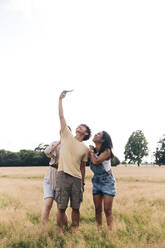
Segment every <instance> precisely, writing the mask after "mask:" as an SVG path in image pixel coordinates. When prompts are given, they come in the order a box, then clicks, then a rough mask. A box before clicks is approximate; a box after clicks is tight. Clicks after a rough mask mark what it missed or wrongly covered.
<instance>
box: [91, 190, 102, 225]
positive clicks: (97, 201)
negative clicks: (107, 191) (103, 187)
mask: <svg viewBox="0 0 165 248" xmlns="http://www.w3.org/2000/svg"><path fill="white" fill-rule="evenodd" d="M102 200H103V196H102V195H100V194H99V195H93V202H94V205H95V217H96V224H97V227H98V228H100V227H101V226H102Z"/></svg>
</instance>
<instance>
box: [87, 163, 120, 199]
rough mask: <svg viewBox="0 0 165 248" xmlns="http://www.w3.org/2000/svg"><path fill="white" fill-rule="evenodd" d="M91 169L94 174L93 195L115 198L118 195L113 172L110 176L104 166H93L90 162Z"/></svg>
mask: <svg viewBox="0 0 165 248" xmlns="http://www.w3.org/2000/svg"><path fill="white" fill-rule="evenodd" d="M90 168H91V170H92V171H93V173H94V176H93V178H92V184H93V192H92V193H93V195H98V194H101V195H107V196H112V197H114V196H115V195H116V182H115V178H114V175H113V172H112V168H111V172H110V174H108V173H107V172H106V170H105V169H104V166H103V165H102V164H99V165H93V164H92V162H91V161H90Z"/></svg>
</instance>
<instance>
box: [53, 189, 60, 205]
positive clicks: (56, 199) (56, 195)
mask: <svg viewBox="0 0 165 248" xmlns="http://www.w3.org/2000/svg"><path fill="white" fill-rule="evenodd" d="M54 199H55V201H56V202H57V203H58V204H60V203H61V191H60V190H57V189H56V193H55V198H54Z"/></svg>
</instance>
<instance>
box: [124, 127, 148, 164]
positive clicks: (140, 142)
mask: <svg viewBox="0 0 165 248" xmlns="http://www.w3.org/2000/svg"><path fill="white" fill-rule="evenodd" d="M147 145H148V143H147V140H146V138H145V136H144V134H143V132H142V131H141V130H137V131H135V132H133V133H132V134H131V136H130V137H129V139H128V142H127V144H126V146H125V152H124V155H125V161H128V163H129V164H130V163H133V164H136V163H137V164H138V166H139V165H140V164H141V162H142V159H143V157H145V156H147V155H148V147H147Z"/></svg>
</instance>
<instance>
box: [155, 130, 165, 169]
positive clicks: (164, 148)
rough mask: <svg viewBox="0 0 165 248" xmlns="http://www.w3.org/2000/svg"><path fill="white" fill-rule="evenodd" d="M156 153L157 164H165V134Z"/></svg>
mask: <svg viewBox="0 0 165 248" xmlns="http://www.w3.org/2000/svg"><path fill="white" fill-rule="evenodd" d="M154 155H155V162H156V164H158V165H159V166H160V165H163V164H164V165H165V134H164V135H163V136H162V137H161V138H160V140H159V142H158V146H157V148H156V152H155V153H154Z"/></svg>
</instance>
